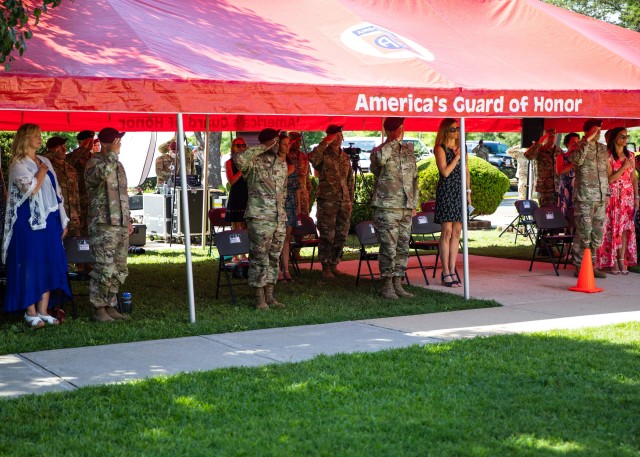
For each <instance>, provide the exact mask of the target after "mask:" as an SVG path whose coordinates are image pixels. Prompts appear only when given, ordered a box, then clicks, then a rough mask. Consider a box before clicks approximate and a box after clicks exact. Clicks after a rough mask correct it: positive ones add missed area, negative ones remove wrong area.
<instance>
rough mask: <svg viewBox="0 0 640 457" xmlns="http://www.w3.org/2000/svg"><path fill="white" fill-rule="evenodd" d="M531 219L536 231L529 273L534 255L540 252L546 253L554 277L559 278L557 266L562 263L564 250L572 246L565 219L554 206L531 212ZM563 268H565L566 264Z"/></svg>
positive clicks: (571, 237)
mask: <svg viewBox="0 0 640 457" xmlns="http://www.w3.org/2000/svg"><path fill="white" fill-rule="evenodd" d="M533 218H534V220H535V222H536V225H537V229H538V230H537V234H536V242H535V245H534V247H533V255H532V256H531V264H530V265H529V271H531V269H532V268H533V261H534V260H535V259H536V255H540V252H546V255H547V257H548V258H549V260H550V261H551V265H553V270H554V271H555V272H556V276H560V273H559V272H558V266H559V265H560V263H561V262H562V255H563V253H564V252H565V248H566V252H569V251H570V250H571V245H572V244H573V234H572V233H569V231H568V228H569V224H568V223H567V218H566V217H565V216H564V214H562V211H561V210H560V208H557V207H555V206H544V207H542V208H538V209H536V210H535V211H534V212H533ZM565 268H567V264H566V263H565Z"/></svg>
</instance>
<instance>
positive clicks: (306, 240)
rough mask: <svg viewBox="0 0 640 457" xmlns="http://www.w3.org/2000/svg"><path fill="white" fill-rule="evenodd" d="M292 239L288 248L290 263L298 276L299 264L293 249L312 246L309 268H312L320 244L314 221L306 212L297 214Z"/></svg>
mask: <svg viewBox="0 0 640 457" xmlns="http://www.w3.org/2000/svg"><path fill="white" fill-rule="evenodd" d="M292 235H293V240H292V241H291V249H289V252H290V255H291V263H292V264H293V268H294V269H295V271H296V273H297V275H298V276H300V266H299V265H298V260H297V259H296V256H295V250H296V249H300V248H313V250H312V251H311V268H309V269H310V270H313V263H314V260H315V255H316V248H317V247H318V245H319V244H320V238H319V237H318V229H317V228H316V223H315V222H314V221H313V219H312V218H311V217H310V216H308V215H307V214H298V221H297V223H296V226H295V227H294V228H293V234H292Z"/></svg>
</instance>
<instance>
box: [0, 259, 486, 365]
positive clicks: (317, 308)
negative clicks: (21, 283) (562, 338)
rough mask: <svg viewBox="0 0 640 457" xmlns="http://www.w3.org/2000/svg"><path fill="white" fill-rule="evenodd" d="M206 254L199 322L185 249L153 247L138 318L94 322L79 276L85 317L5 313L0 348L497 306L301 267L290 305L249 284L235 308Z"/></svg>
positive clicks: (197, 273) (200, 262)
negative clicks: (276, 303) (274, 304)
mask: <svg viewBox="0 0 640 457" xmlns="http://www.w3.org/2000/svg"><path fill="white" fill-rule="evenodd" d="M206 252H207V251H206V250H202V249H200V248H196V249H193V276H194V286H195V289H196V293H195V306H196V320H197V322H196V324H191V323H190V322H189V309H188V301H187V290H186V288H187V285H186V270H185V260H184V253H183V252H180V251H163V252H155V253H153V252H151V251H148V253H147V254H145V255H139V256H130V257H129V270H130V274H129V277H128V278H127V282H126V285H125V287H124V288H123V290H127V291H130V292H131V294H132V296H133V313H132V316H133V318H134V319H133V321H131V322H118V323H114V324H106V325H104V324H103V325H99V324H96V323H94V322H92V321H91V320H90V317H91V308H90V304H89V300H88V296H87V295H86V294H87V292H88V286H87V284H88V283H78V282H74V283H73V287H74V292H76V293H84V294H85V295H83V296H79V297H77V301H78V308H79V311H80V318H79V319H77V320H74V319H71V318H70V312H69V311H70V310H69V307H68V308H67V310H68V316H67V317H68V318H67V320H66V322H65V323H64V325H61V326H58V327H51V326H48V327H45V328H42V329H37V330H33V329H30V328H28V327H26V326H25V325H24V324H23V319H22V317H21V316H20V315H13V316H3V317H2V322H1V323H0V333H1V334H2V338H1V339H0V354H8V353H18V352H30V351H37V350H45V349H58V348H67V347H80V346H92V345H99V344H109V343H122V342H130V341H143V340H152V339H159V338H174V337H182V336H191V335H206V334H212V333H224V332H236V331H243V330H253V329H262V328H276V327H288V326H294V325H306V324H321V323H327V322H340V321H348V320H357V319H370V318H378V317H388V316H403V315H411V314H424V313H433V312H441V311H450V310H459V309H471V308H483V307H492V306H498V304H497V303H496V302H494V301H488V300H468V301H465V300H464V299H463V298H462V297H459V296H456V295H452V294H447V293H443V292H438V291H434V290H429V289H424V288H421V287H411V288H410V290H411V291H412V292H413V293H414V294H415V295H416V296H415V297H414V298H412V299H404V300H397V301H394V302H389V301H386V300H383V299H382V298H380V297H379V296H378V295H376V294H375V293H374V291H373V287H372V283H371V281H370V280H364V281H361V283H360V286H359V287H357V288H356V287H355V278H354V277H352V276H347V275H339V277H338V278H337V279H336V280H334V281H331V282H326V281H323V280H322V278H321V275H320V271H319V270H314V271H308V270H302V276H301V277H300V278H296V281H295V282H291V283H288V284H286V285H281V284H279V285H278V286H277V287H276V293H277V294H278V299H279V300H280V301H282V302H284V303H285V304H286V305H287V309H285V310H269V311H267V312H259V311H256V310H255V309H253V308H252V307H251V304H252V302H253V296H252V293H251V290H250V289H249V287H247V285H246V282H245V283H244V284H238V285H237V286H236V287H235V288H234V290H235V291H236V293H237V295H238V305H237V306H233V305H232V303H231V298H230V295H229V291H228V289H227V287H226V285H223V287H221V289H220V299H219V300H216V299H215V281H216V275H217V267H216V262H215V261H214V257H208V256H207V255H206ZM223 280H224V278H223Z"/></svg>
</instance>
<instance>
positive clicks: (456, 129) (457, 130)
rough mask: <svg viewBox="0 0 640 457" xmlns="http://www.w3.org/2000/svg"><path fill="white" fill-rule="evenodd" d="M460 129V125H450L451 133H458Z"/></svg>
mask: <svg viewBox="0 0 640 457" xmlns="http://www.w3.org/2000/svg"><path fill="white" fill-rule="evenodd" d="M459 131H460V127H449V133H456V132H459Z"/></svg>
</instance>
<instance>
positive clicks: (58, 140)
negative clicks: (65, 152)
mask: <svg viewBox="0 0 640 457" xmlns="http://www.w3.org/2000/svg"><path fill="white" fill-rule="evenodd" d="M66 142H67V139H66V138H62V137H61V136H52V137H51V138H49V139H48V140H47V144H46V146H47V149H53V148H57V147H58V146H62V145H63V144H65V143H66Z"/></svg>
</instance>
